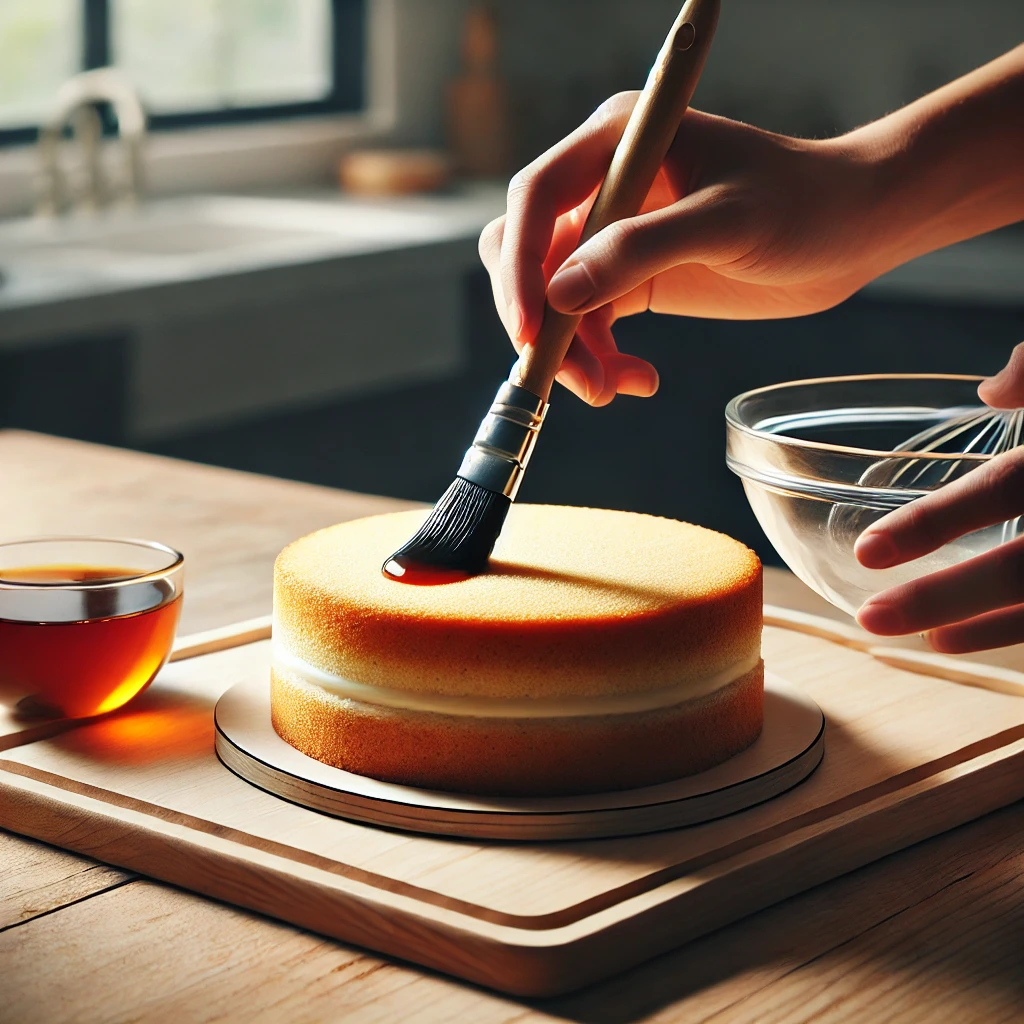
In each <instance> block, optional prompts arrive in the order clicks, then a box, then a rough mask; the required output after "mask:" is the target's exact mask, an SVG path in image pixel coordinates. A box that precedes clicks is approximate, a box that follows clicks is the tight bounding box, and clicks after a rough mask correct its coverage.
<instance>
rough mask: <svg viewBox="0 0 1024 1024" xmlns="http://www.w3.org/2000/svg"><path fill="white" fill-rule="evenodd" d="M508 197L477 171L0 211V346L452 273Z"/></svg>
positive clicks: (467, 263)
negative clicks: (21, 213) (430, 183)
mask: <svg viewBox="0 0 1024 1024" xmlns="http://www.w3.org/2000/svg"><path fill="white" fill-rule="evenodd" d="M504 208H505V189H504V187H503V186H499V185H493V184H479V185H465V186H460V187H458V188H455V189H453V190H452V191H450V192H447V193H439V194H436V195H428V196H410V197H393V198H387V199H364V198H353V197H349V196H345V195H343V194H341V193H340V192H337V191H333V192H330V191H325V190H321V191H308V190H304V191H295V192H278V193H274V194H273V195H269V194H261V195H248V196H238V195H201V196H182V197H174V198H167V199H155V200H152V201H151V202H148V203H146V204H144V205H143V206H142V207H140V208H139V209H138V210H111V211H103V212H101V213H100V214H98V215H95V216H92V217H88V216H77V217H75V216H69V217H65V218H61V219H60V220H57V221H46V220H38V219H30V218H24V219H20V220H8V221H0V347H3V346H23V345H26V344H31V343H32V342H33V341H34V340H36V339H39V340H47V339H49V338H52V337H53V336H54V335H58V334H60V333H61V332H67V331H74V332H76V333H79V334H81V333H83V332H87V331H95V330H103V329H107V328H110V327H111V326H114V325H121V324H125V323H132V322H133V321H135V320H145V321H152V320H154V319H158V318H160V317H161V316H165V315H174V314H175V313H180V311H181V309H182V308H183V307H184V308H187V309H188V310H189V311H190V313H191V314H192V315H197V314H201V313H202V311H203V310H204V309H207V308H210V309H213V308H223V307H225V306H230V305H231V304H233V303H244V302H245V301H246V300H247V299H249V298H251V297H252V296H253V295H258V296H259V297H260V298H261V299H262V300H264V301H269V300H271V299H273V298H274V297H275V296H281V297H282V299H287V297H288V296H289V295H291V294H293V293H294V290H295V287H296V282H297V281H299V280H301V285H302V287H303V288H305V289H307V290H308V289H316V288H318V287H325V288H327V287H329V288H332V289H337V290H339V291H345V290H349V291H352V290H358V289H360V288H364V287H367V286H372V285H374V284H379V283H380V282H381V281H386V280H388V279H389V278H391V279H394V278H401V277H403V276H407V275H409V274H417V273H419V274H423V273H425V272H426V273H429V274H434V275H437V274H443V273H446V272H450V273H453V274H461V273H463V272H465V271H466V270H467V269H468V268H470V267H475V266H476V265H477V263H478V257H477V239H478V237H479V234H480V231H481V229H482V228H483V226H484V225H485V224H486V223H487V222H488V221H489V220H491V219H493V218H494V217H496V216H498V215H499V214H500V213H502V212H504ZM189 229H191V232H190V233H189ZM218 231H219V232H220V233H221V236H220V237H218V236H217V235H216V234H215V232H218ZM147 233H148V234H147ZM114 299H116V301H112V300H114Z"/></svg>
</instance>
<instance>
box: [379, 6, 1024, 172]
mask: <svg viewBox="0 0 1024 1024" xmlns="http://www.w3.org/2000/svg"><path fill="white" fill-rule="evenodd" d="M467 5H468V4H467V0H398V10H397V15H398V29H399V63H400V67H401V72H400V78H401V81H400V95H401V97H402V104H401V105H402V106H403V108H404V109H403V116H402V134H403V137H404V138H406V139H407V140H409V141H416V142H437V141H439V140H440V139H441V138H442V137H443V89H444V82H445V80H446V79H447V77H448V76H449V75H450V74H452V73H453V72H454V70H455V69H456V68H457V67H458V59H459V58H458V36H459V27H460V24H461V18H462V16H463V13H464V11H465V9H466V7H467ZM492 7H493V9H494V10H495V11H496V13H497V15H498V17H499V19H500V22H501V60H502V68H503V73H504V75H505V77H506V80H507V81H508V83H509V85H510V87H511V91H512V99H513V106H514V115H515V128H516V136H517V147H516V149H517V154H518V159H519V161H520V162H523V161H525V160H528V159H530V158H531V157H532V156H534V155H536V154H537V153H538V152H540V151H542V150H543V149H544V148H546V147H547V146H548V145H550V144H551V143H552V142H554V141H556V140H557V139H558V138H560V137H561V136H562V135H564V134H565V133H566V132H568V131H570V130H571V129H572V128H573V127H574V126H575V125H576V124H577V123H579V121H580V120H582V119H583V118H585V117H586V116H587V114H588V113H589V112H590V111H591V110H593V108H594V107H595V106H596V105H597V104H598V103H599V102H600V101H601V100H602V99H603V98H605V97H606V96H608V95H610V94H611V93H613V92H616V91H618V90H620V89H626V88H639V87H640V86H641V85H642V84H643V81H644V78H645V77H646V73H647V68H648V66H649V65H650V62H651V60H652V59H653V56H654V54H655V53H656V52H657V49H658V47H659V46H660V44H661V41H662V39H663V37H664V34H665V31H666V29H667V27H668V25H669V24H670V23H671V21H672V19H673V18H674V17H675V14H676V12H677V11H678V9H679V0H493V3H492ZM1021 41H1024V2H1022V0H975V2H974V3H972V4H971V5H969V7H965V6H964V5H963V4H962V3H960V2H958V0H859V2H857V3H851V2H849V0H772V2H770V3H769V2H765V0H723V3H722V18H721V22H720V26H719V30H718V36H717V38H716V40H715V45H714V49H713V51H712V55H711V59H710V60H709V62H708V66H707V68H706V70H705V72H704V77H703V80H702V82H701V85H700V88H699V91H698V94H697V98H696V100H695V103H696V105H698V106H700V107H702V108H703V109H705V110H710V111H712V112H714V113H719V114H724V115H728V116H732V117H739V118H741V119H744V120H748V121H750V122H752V123H754V124H757V125H759V126H761V127H764V128H768V129H772V130H775V131H781V132H787V133H792V134H799V135H822V134H832V133H835V132H840V131H845V130H848V129H850V128H853V127H855V126H856V125H858V124H861V123H863V122H865V121H869V120H872V119H874V118H876V117H880V116H881V115H883V114H885V113H887V112H888V111H890V110H893V109H895V108H896V107H899V106H901V105H902V104H904V103H906V102H908V101H910V100H912V99H914V98H916V97H917V96H920V95H921V94H923V93H925V92H928V91H929V90H931V89H933V88H935V87H936V86H938V85H941V84H942V83H943V82H946V81H949V80H950V79H952V78H955V77H956V76H958V75H960V74H963V73H964V72H966V71H968V70H970V69H971V68H973V67H976V66H977V65H979V64H981V63H984V62H985V61H987V60H990V59H992V58H993V57H995V56H997V55H998V54H1000V53H1003V52H1005V51H1006V50H1008V49H1010V48H1011V47H1012V46H1014V45H1015V44H1017V43H1019V42H1021Z"/></svg>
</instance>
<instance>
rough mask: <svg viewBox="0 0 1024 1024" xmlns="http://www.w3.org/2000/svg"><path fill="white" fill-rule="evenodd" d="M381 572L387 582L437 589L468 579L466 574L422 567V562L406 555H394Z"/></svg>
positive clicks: (434, 567) (451, 570)
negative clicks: (392, 581)
mask: <svg viewBox="0 0 1024 1024" xmlns="http://www.w3.org/2000/svg"><path fill="white" fill-rule="evenodd" d="M381 572H382V573H384V575H385V576H386V577H387V578H388V579H389V580H395V581H396V582H398V583H409V584H412V585H413V586H415V587H437V586H440V585H441V584H444V583H458V582H459V581H460V580H468V579H470V574H469V573H468V572H461V571H460V570H459V569H446V568H445V567H443V566H439V565H424V564H423V563H422V562H415V561H413V560H412V559H411V558H409V557H408V555H395V556H394V557H393V558H389V559H388V560H387V561H386V562H385V563H384V565H383V567H382V568H381Z"/></svg>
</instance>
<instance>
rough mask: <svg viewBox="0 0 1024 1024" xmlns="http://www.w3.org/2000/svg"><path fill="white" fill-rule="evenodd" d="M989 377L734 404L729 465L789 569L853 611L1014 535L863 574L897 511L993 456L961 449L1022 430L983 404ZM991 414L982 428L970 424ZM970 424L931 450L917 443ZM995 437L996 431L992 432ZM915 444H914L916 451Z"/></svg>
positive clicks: (918, 380)
mask: <svg viewBox="0 0 1024 1024" xmlns="http://www.w3.org/2000/svg"><path fill="white" fill-rule="evenodd" d="M982 379H983V378H981V377H974V376H954V375H947V374H876V375H870V376H859V377H823V378H819V379H817V380H800V381H793V382H792V383H789V384H776V385H773V386H771V387H766V388H758V389H757V390H756V391H748V392H746V393H745V394H742V395H739V396H738V397H737V398H734V399H733V400H732V401H731V402H730V403H729V404H728V406H727V407H726V410H725V418H726V431H727V456H726V461H727V463H728V465H729V468H730V469H731V470H732V471H733V472H734V473H736V474H737V475H738V476H739V477H740V479H741V480H742V481H743V489H744V490H745V491H746V494H747V500H748V501H749V502H750V506H751V508H752V509H753V510H754V515H755V516H757V520H758V522H759V523H760V524H761V528H762V529H763V530H764V532H765V533H766V534H767V535H768V539H769V540H770V541H771V542H772V544H773V545H774V546H775V550H776V551H778V553H779V555H780V556H781V557H782V559H783V560H784V561H785V563H786V564H787V565H788V566H789V567H790V569H792V570H793V572H794V573H796V575H797V576H799V577H800V579H802V580H803V581H804V583H806V584H807V585H808V586H810V587H811V588H813V589H814V590H815V591H817V592H818V593H819V594H820V595H821V596H822V597H824V598H825V599H826V600H828V601H830V602H831V603H832V604H834V605H836V607H838V608H842V609H843V611H846V612H849V613H850V614H853V613H855V612H856V611H857V609H858V608H859V607H860V606H861V604H863V603H864V601H865V600H866V599H867V598H868V597H870V596H871V595H873V594H876V593H878V592H879V591H882V590H886V589H888V588H889V587H892V586H895V585H897V584H899V583H904V582H907V581H909V580H912V579H916V578H917V577H919V576H924V575H926V574H927V573H931V572H935V571H936V570H938V569H942V568H945V567H947V566H950V565H955V564H956V563H958V562H962V561H964V560H965V559H967V558H972V557H973V556H974V555H978V554H981V553H982V552H984V551H988V550H989V549H990V548H992V547H995V546H996V545H997V544H1001V543H1003V542H1005V541H1007V540H1010V539H1012V538H1013V537H1015V536H1017V534H1018V533H1019V531H1020V528H1021V524H1020V520H1013V521H1012V522H1009V523H1003V524H1001V525H997V526H992V527H989V528H987V529H984V530H978V531H977V532H975V533H971V534H968V535H966V536H964V537H961V538H959V539H957V540H955V541H952V542H951V543H949V544H947V545H945V546H944V547H942V548H940V549H939V550H938V551H935V552H933V553H932V554H930V555H925V556H924V557H923V558H918V559H916V560H914V561H912V562H908V563H907V564H906V565H901V566H897V567H895V568H892V569H881V570H879V569H865V568H864V567H863V566H862V565H861V564H860V563H859V562H858V561H857V559H856V558H855V557H854V554H853V545H854V542H855V541H856V540H857V537H859V536H860V534H861V533H862V531H863V530H865V529H866V528H867V527H868V526H870V525H871V524H872V523H874V522H875V521H876V520H878V519H881V518H882V516H884V515H885V514H886V513H888V512H891V511H892V510H893V509H896V508H900V507H901V506H902V505H905V504H907V503H908V502H910V501H913V500H914V499H915V498H919V497H921V496H922V495H924V494H927V493H928V492H929V491H933V490H936V489H937V488H938V487H941V486H943V485H944V484H946V483H948V482H950V481H952V480H956V479H958V478H959V477H961V476H963V475H964V474H966V473H969V472H971V471H972V470H974V469H977V468H978V466H980V465H983V464H984V463H985V462H987V461H988V460H989V459H991V458H992V457H993V456H992V455H991V454H988V453H986V452H985V451H983V450H980V449H983V448H984V447H986V445H987V444H988V441H989V437H988V436H986V437H982V439H981V441H980V442H979V443H977V444H976V445H975V450H972V451H969V452H967V453H966V454H965V453H964V452H963V451H962V448H964V447H965V446H966V445H967V444H968V442H969V441H970V440H971V439H973V438H977V437H978V435H979V432H980V429H981V427H982V426H984V425H985V424H988V423H989V422H990V421H991V423H993V424H995V425H997V426H1005V425H1006V424H1008V423H1011V422H1012V423H1014V424H1019V420H1020V416H1019V414H1016V415H1017V420H1013V417H1014V415H1015V414H1014V413H995V412H994V411H993V410H990V409H988V407H987V406H985V405H983V404H982V402H981V401H980V399H979V398H978V395H977V387H978V383H979V382H980V381H981V380H982ZM976 415H977V416H983V417H984V420H983V421H982V422H981V423H977V424H975V423H973V421H972V417H974V416H976ZM948 422H953V423H967V424H969V429H967V430H965V431H963V432H960V433H955V432H954V431H952V430H951V431H950V433H951V434H954V433H955V436H951V437H949V438H947V439H945V440H944V442H943V443H940V444H938V445H937V447H936V448H934V449H933V450H929V451H921V450H915V447H914V446H915V444H916V443H917V442H916V441H915V436H916V435H918V434H920V433H921V432H922V431H925V430H928V429H929V428H932V427H936V426H937V425H940V424H943V423H948ZM991 433H992V431H991V429H990V431H989V434H990V435H991ZM908 441H910V442H911V443H910V445H909V447H908Z"/></svg>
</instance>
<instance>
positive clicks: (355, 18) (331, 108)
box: [0, 0, 369, 149]
mask: <svg viewBox="0 0 1024 1024" xmlns="http://www.w3.org/2000/svg"><path fill="white" fill-rule="evenodd" d="M80 3H81V4H82V29H83V31H82V54H81V66H80V70H82V71H88V70H90V69H92V68H98V67H105V66H106V65H107V64H109V63H110V56H111V54H110V45H111V31H110V29H111V18H110V13H111V12H110V0H80ZM330 4H331V55H332V56H331V65H332V67H331V70H332V76H331V79H332V84H331V91H330V93H328V95H327V96H325V97H324V98H323V99H320V100H310V101H306V102H302V103H275V104H263V105H258V106H256V105H253V106H237V107H223V108H215V109H211V110H191V111H182V112H180V113H167V114H161V113H151V112H150V111H148V110H147V112H146V123H147V128H148V129H149V130H150V131H157V132H162V131H165V130H171V131H173V130H175V129H181V128H202V127H209V126H212V125H239V124H258V123H266V122H271V121H279V120H280V121H289V120H295V119H301V118H309V117H317V116H320V117H322V116H324V115H330V114H360V113H363V112H365V110H366V107H367V95H366V93H367V84H366V77H367V50H368V47H369V32H368V10H367V8H368V6H369V0H330ZM143 102H145V97H143ZM101 113H102V114H103V119H104V128H105V131H107V132H108V133H113V132H114V131H115V130H116V122H115V121H114V119H113V117H112V115H111V113H110V111H102V112H101ZM38 134H39V128H38V126H36V125H31V126H29V125H26V126H24V127H13V128H0V149H3V148H5V147H9V146H16V145H25V144H29V143H32V142H35V141H36V138H37V137H38Z"/></svg>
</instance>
